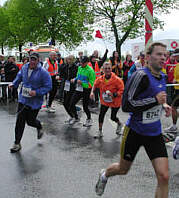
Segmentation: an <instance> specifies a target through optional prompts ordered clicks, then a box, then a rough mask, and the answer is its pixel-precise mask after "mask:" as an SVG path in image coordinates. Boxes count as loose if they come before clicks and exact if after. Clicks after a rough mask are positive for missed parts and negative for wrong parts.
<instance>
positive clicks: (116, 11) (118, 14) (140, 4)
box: [91, 0, 178, 56]
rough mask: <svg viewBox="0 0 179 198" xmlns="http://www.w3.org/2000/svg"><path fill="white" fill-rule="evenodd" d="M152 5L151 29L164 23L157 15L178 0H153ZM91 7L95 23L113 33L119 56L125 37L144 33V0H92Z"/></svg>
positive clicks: (175, 4) (168, 8)
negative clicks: (152, 22)
mask: <svg viewBox="0 0 179 198" xmlns="http://www.w3.org/2000/svg"><path fill="white" fill-rule="evenodd" d="M153 5H154V13H155V15H154V16H155V17H154V27H153V29H156V28H158V27H160V28H162V26H163V24H164V23H163V22H162V21H160V20H159V18H158V17H157V16H159V15H160V13H169V11H170V10H171V8H176V7H177V5H178V0H153ZM91 8H92V10H93V13H94V16H95V18H96V20H97V24H98V25H101V24H103V27H104V26H105V31H106V32H112V33H113V35H114V38H115V44H116V50H117V51H118V53H119V55H120V56H121V45H122V44H123V43H124V41H125V40H126V39H127V38H136V37H138V36H141V35H144V33H145V31H144V27H145V25H144V17H145V0H92V1H91ZM110 36H111V34H110Z"/></svg>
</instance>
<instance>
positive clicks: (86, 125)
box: [83, 119, 93, 127]
mask: <svg viewBox="0 0 179 198" xmlns="http://www.w3.org/2000/svg"><path fill="white" fill-rule="evenodd" d="M92 124H93V120H92V119H86V122H85V123H84V124H83V126H85V127H90V126H92Z"/></svg>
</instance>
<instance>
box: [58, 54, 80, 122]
mask: <svg viewBox="0 0 179 198" xmlns="http://www.w3.org/2000/svg"><path fill="white" fill-rule="evenodd" d="M77 71H78V66H77V65H76V63H75V57H74V56H73V55H69V56H68V57H67V58H66V63H65V64H64V65H63V66H62V68H61V71H60V77H61V78H63V79H64V80H65V86H64V102H63V105H64V108H65V110H66V112H67V113H68V115H69V116H70V118H69V119H68V120H67V121H66V123H68V124H71V122H73V117H74V115H73V114H72V113H71V110H70V108H69V107H70V106H69V104H70V101H71V98H72V96H73V94H74V92H75V88H76V87H75V84H74V83H71V82H70V81H71V79H73V78H75V77H76V74H77ZM75 108H76V107H75ZM73 111H74V110H73ZM77 112H78V111H77Z"/></svg>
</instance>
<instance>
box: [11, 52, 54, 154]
mask: <svg viewBox="0 0 179 198" xmlns="http://www.w3.org/2000/svg"><path fill="white" fill-rule="evenodd" d="M20 83H21V84H22V87H21V89H20V93H19V98H18V111H17V120H16V126H15V142H14V145H13V146H12V148H11V149H10V151H11V153H15V152H18V151H20V150H21V144H20V142H21V139H22V135H23V132H24V128H25V123H26V122H27V124H28V125H29V126H32V127H35V128H37V138H38V139H40V138H42V135H43V131H42V130H41V129H42V125H41V123H40V121H39V120H37V119H36V117H37V115H38V112H39V110H40V108H41V106H42V103H43V96H44V95H45V94H47V93H48V92H49V91H50V90H51V89H52V80H51V77H50V75H49V73H48V72H47V71H46V70H45V69H44V68H43V67H41V64H40V63H39V55H38V54H37V53H33V54H31V56H30V62H29V63H27V64H25V65H24V66H23V67H22V69H21V70H20V71H19V72H18V74H17V76H16V78H15V80H14V81H13V83H12V84H11V85H10V86H9V87H15V88H18V86H19V84H20Z"/></svg>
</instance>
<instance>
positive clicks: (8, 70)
mask: <svg viewBox="0 0 179 198" xmlns="http://www.w3.org/2000/svg"><path fill="white" fill-rule="evenodd" d="M4 71H5V79H6V82H12V81H13V80H14V79H15V78H16V75H17V73H18V71H19V68H18V66H17V65H16V64H14V63H11V62H6V63H5V64H4Z"/></svg>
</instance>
